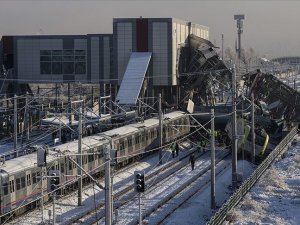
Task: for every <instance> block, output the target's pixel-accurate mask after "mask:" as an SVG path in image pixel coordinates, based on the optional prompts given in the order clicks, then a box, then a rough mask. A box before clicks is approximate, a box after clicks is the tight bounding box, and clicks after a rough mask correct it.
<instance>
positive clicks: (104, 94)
mask: <svg viewBox="0 0 300 225" xmlns="http://www.w3.org/2000/svg"><path fill="white" fill-rule="evenodd" d="M103 97H106V84H105V83H103ZM103 114H106V98H104V100H103Z"/></svg>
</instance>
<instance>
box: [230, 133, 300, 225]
mask: <svg viewBox="0 0 300 225" xmlns="http://www.w3.org/2000/svg"><path fill="white" fill-rule="evenodd" d="M297 141H298V143H297V145H296V146H293V147H290V148H289V150H288V151H287V152H286V153H285V154H284V155H283V159H279V160H278V161H276V162H275V163H273V165H272V166H271V167H270V168H269V169H268V170H267V171H266V173H265V174H264V175H263V176H262V177H261V178H260V180H259V182H258V183H257V184H256V185H255V186H254V187H253V188H252V189H251V191H250V192H249V193H248V194H247V195H246V196H245V198H244V199H243V201H242V202H241V203H240V204H239V205H238V206H237V207H236V208H235V209H234V210H233V211H232V212H231V213H230V214H229V216H228V219H231V221H232V224H235V225H242V224H272V225H273V224H278V225H282V224H284V225H286V224H292V225H299V224H300V137H299V136H298V137H297Z"/></svg>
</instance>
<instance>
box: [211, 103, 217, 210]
mask: <svg viewBox="0 0 300 225" xmlns="http://www.w3.org/2000/svg"><path fill="white" fill-rule="evenodd" d="M210 125H211V128H210V129H211V134H210V140H211V141H210V142H211V143H210V145H211V161H210V164H211V191H210V192H211V193H210V194H211V198H210V207H211V208H212V209H215V208H216V184H215V182H216V174H215V172H216V171H215V157H216V156H215V111H214V109H211V122H210Z"/></svg>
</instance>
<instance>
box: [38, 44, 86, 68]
mask: <svg viewBox="0 0 300 225" xmlns="http://www.w3.org/2000/svg"><path fill="white" fill-rule="evenodd" d="M40 73H41V74H86V52H85V50H73V49H68V50H41V51H40Z"/></svg>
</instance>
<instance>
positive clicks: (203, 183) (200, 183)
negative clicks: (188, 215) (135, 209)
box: [134, 155, 231, 225]
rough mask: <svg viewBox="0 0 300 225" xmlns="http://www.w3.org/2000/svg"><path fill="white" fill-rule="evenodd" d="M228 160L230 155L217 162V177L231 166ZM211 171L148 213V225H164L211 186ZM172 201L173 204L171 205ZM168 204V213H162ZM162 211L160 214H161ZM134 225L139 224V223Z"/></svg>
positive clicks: (194, 179) (189, 183)
mask: <svg viewBox="0 0 300 225" xmlns="http://www.w3.org/2000/svg"><path fill="white" fill-rule="evenodd" d="M226 158H228V155H227V156H226V157H224V159H222V160H219V162H217V167H216V176H219V175H221V174H223V173H224V172H225V171H226V170H227V169H228V168H229V167H230V166H231V161H225V159H226ZM210 181H211V179H210V169H208V170H207V171H206V172H205V173H201V174H199V176H197V178H192V179H190V180H189V181H188V182H187V183H186V186H184V185H183V186H182V187H183V188H182V190H178V191H177V193H174V195H173V196H172V197H171V198H168V199H165V200H164V201H163V202H162V203H161V204H159V205H158V207H157V208H154V209H153V210H152V212H147V213H146V214H145V215H144V216H143V219H144V220H146V221H147V224H148V225H150V224H151V225H158V224H162V223H163V222H164V221H165V220H166V219H167V218H168V217H169V216H171V215H172V214H173V213H174V212H175V211H176V210H177V209H178V208H180V207H181V206H182V205H183V204H184V203H186V202H187V201H189V200H190V199H191V198H192V197H193V196H194V195H196V194H198V193H199V192H201V191H204V189H205V188H206V187H207V186H208V185H209V184H210ZM174 198H177V199H176V201H178V202H177V203H174V202H176V201H174ZM170 201H172V204H169V203H170ZM167 204H168V208H164V210H166V211H167V212H162V210H160V209H162V208H163V207H164V206H165V205H167ZM159 210H160V212H159ZM155 213H157V214H158V215H159V216H154V215H153V214H155ZM134 224H138V223H137V222H136V223H134Z"/></svg>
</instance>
